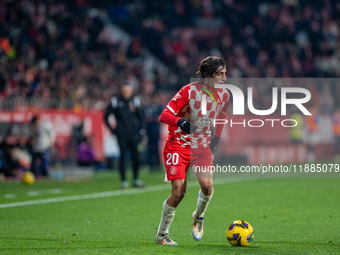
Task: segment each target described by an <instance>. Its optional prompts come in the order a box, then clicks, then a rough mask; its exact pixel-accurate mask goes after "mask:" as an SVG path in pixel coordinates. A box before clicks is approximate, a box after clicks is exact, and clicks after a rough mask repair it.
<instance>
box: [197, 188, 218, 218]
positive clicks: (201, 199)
mask: <svg viewBox="0 0 340 255" xmlns="http://www.w3.org/2000/svg"><path fill="white" fill-rule="evenodd" d="M213 194H214V191H213V193H212V194H211V195H210V196H206V195H204V194H203V192H202V190H201V189H200V191H199V192H198V200H197V209H196V217H204V213H205V210H206V209H207V207H208V205H209V202H210V200H211V198H212V196H213Z"/></svg>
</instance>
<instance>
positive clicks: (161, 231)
mask: <svg viewBox="0 0 340 255" xmlns="http://www.w3.org/2000/svg"><path fill="white" fill-rule="evenodd" d="M171 184H172V188H171V195H170V196H169V197H168V198H167V199H166V200H165V201H164V203H163V211H162V216H161V222H160V224H159V226H158V231H157V233H156V237H155V241H156V243H159V244H166V245H177V243H176V242H174V241H172V240H171V239H170V238H169V228H170V225H171V223H172V220H173V219H174V217H175V212H176V208H177V206H178V205H179V203H180V202H181V201H182V199H183V198H184V195H185V192H186V189H187V181H186V179H181V180H173V181H171Z"/></svg>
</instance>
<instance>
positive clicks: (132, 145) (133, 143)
mask: <svg viewBox="0 0 340 255" xmlns="http://www.w3.org/2000/svg"><path fill="white" fill-rule="evenodd" d="M137 147H138V142H137V140H136V139H135V138H131V139H129V150H130V153H131V159H132V170H133V186H135V187H139V188H142V187H144V186H145V184H144V183H143V182H142V181H141V180H139V179H138V172H139V153H138V149H137Z"/></svg>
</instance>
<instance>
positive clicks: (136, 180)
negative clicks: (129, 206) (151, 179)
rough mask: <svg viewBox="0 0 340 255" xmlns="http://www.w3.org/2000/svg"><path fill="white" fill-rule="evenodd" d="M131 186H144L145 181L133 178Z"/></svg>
mask: <svg viewBox="0 0 340 255" xmlns="http://www.w3.org/2000/svg"><path fill="white" fill-rule="evenodd" d="M133 186H134V187H136V188H144V187H145V183H144V182H142V181H141V180H138V179H135V180H134V181H133Z"/></svg>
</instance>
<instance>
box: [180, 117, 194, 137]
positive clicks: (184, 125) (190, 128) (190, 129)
mask: <svg viewBox="0 0 340 255" xmlns="http://www.w3.org/2000/svg"><path fill="white" fill-rule="evenodd" d="M177 125H178V126H179V128H180V129H182V131H184V132H185V133H187V134H192V133H194V132H195V130H196V128H195V126H194V125H193V124H191V123H190V121H188V120H185V119H179V120H178V122H177Z"/></svg>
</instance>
